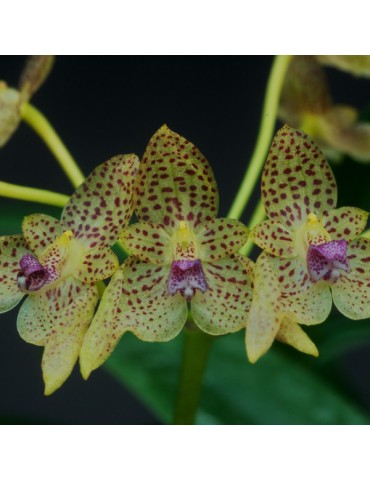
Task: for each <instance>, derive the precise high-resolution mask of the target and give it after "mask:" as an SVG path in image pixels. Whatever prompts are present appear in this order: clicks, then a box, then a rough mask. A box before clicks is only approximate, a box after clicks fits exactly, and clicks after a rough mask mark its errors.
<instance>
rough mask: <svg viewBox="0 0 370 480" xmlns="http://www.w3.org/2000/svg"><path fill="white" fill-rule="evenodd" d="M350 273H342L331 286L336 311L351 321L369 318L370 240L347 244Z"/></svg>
mask: <svg viewBox="0 0 370 480" xmlns="http://www.w3.org/2000/svg"><path fill="white" fill-rule="evenodd" d="M347 259H348V263H349V266H350V273H343V275H341V276H340V277H339V278H338V280H337V281H336V283H334V285H332V293H333V301H334V304H335V306H336V307H337V308H338V310H339V311H340V312H341V313H342V314H343V315H345V316H346V317H348V318H350V319H352V320H361V319H364V318H368V317H370V240H368V239H366V238H358V239H357V240H354V241H352V242H350V243H349V244H348V247H347Z"/></svg>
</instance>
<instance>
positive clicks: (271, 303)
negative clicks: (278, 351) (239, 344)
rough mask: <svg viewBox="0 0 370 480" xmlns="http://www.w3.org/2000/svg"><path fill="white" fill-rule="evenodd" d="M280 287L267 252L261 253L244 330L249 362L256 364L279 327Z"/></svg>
mask: <svg viewBox="0 0 370 480" xmlns="http://www.w3.org/2000/svg"><path fill="white" fill-rule="evenodd" d="M279 297H280V290H279V286H278V283H277V281H276V277H275V273H274V271H273V269H272V268H271V265H270V263H269V261H268V258H267V256H266V255H264V254H261V255H260V256H259V258H258V260H257V264H256V267H255V271H254V290H253V301H252V305H251V309H250V311H249V315H248V320H247V329H246V347H247V355H248V359H249V361H250V362H252V363H255V362H256V361H257V360H258V359H259V358H260V357H261V356H262V355H264V354H265V353H266V352H267V351H268V350H269V349H270V347H271V345H272V344H273V342H274V340H275V337H276V335H277V333H278V331H279V329H280V324H281V320H282V316H283V315H282V312H281V310H279Z"/></svg>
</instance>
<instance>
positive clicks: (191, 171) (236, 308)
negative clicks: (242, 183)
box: [81, 126, 252, 378]
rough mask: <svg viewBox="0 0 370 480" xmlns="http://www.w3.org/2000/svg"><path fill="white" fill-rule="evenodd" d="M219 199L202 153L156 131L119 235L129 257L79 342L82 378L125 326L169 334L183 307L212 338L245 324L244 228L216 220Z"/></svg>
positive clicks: (151, 335) (148, 336)
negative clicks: (129, 219)
mask: <svg viewBox="0 0 370 480" xmlns="http://www.w3.org/2000/svg"><path fill="white" fill-rule="evenodd" d="M218 201H219V198H218V191H217V185H216V182H215V180H214V177H213V172H212V170H211V167H210V165H209V163H208V162H207V160H206V159H205V157H204V156H203V155H202V154H201V153H200V151H199V150H198V149H197V148H196V147H195V146H194V145H193V144H192V143H190V142H189V141H188V140H186V139H185V138H183V137H181V136H180V135H178V134H176V133H174V132H172V131H171V130H170V129H168V128H167V127H166V126H163V127H162V128H160V129H159V130H158V131H157V132H156V133H155V134H154V136H153V137H152V139H151V140H150V142H149V144H148V146H147V149H146V152H145V154H144V158H143V160H142V161H141V165H140V169H139V172H138V176H137V181H136V210H135V211H136V216H137V218H138V220H139V223H136V224H133V225H130V227H129V228H128V229H127V230H126V231H125V232H124V233H123V235H122V237H121V238H122V241H123V243H124V245H125V247H126V248H127V249H128V250H129V251H130V253H131V254H132V255H131V256H130V257H129V258H128V259H127V260H126V262H125V264H124V265H123V266H122V268H121V269H120V270H118V272H117V273H116V274H115V275H114V276H113V279H112V281H111V283H110V285H109V286H108V288H107V290H106V292H105V294H104V296H103V300H102V302H101V304H100V307H99V309H98V312H97V314H96V316H95V318H94V320H93V322H92V324H91V326H90V328H89V330H88V332H87V335H86V337H85V340H84V344H83V347H82V350H81V371H82V374H83V376H84V377H85V378H87V377H88V376H89V374H90V372H91V371H92V370H94V369H95V368H97V367H98V366H100V365H101V364H102V363H103V362H104V361H105V360H106V359H107V358H108V356H109V355H110V354H111V352H112V351H113V349H114V347H115V345H116V344H117V342H118V340H119V339H120V338H121V336H122V335H123V334H124V333H125V332H126V331H131V332H133V333H134V334H135V335H136V336H137V337H139V338H140V339H141V340H145V341H168V340H171V339H172V338H174V337H175V336H176V335H177V334H178V333H179V332H180V331H181V329H182V328H183V326H184V324H185V322H186V319H187V316H188V306H189V307H190V311H191V315H192V319H193V320H194V322H195V324H196V325H197V326H198V327H199V328H200V329H201V330H203V331H204V332H206V333H209V334H211V335H221V334H225V333H229V332H234V331H237V330H239V329H241V328H243V327H245V323H246V312H247V311H248V310H249V307H250V301H251V280H250V276H249V270H250V268H251V263H252V262H250V261H248V260H245V261H244V266H243V264H242V263H241V261H240V259H239V256H238V254H237V251H238V250H239V248H240V247H241V246H242V245H243V244H244V243H245V242H246V240H247V238H248V229H247V228H246V227H245V226H244V225H243V224H242V223H240V222H239V221H237V220H232V219H226V218H216V215H217V212H218ZM249 262H250V263H249Z"/></svg>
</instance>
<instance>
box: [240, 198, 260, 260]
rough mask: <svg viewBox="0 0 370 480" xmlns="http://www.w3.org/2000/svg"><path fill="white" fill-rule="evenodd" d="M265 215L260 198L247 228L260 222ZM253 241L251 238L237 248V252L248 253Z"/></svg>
mask: <svg viewBox="0 0 370 480" xmlns="http://www.w3.org/2000/svg"><path fill="white" fill-rule="evenodd" d="M265 217H266V212H265V207H264V205H263V202H262V199H260V200H259V202H258V204H257V207H256V208H255V210H254V212H253V215H252V218H251V219H250V221H249V229H250V230H252V228H253V227H255V226H256V225H258V224H259V223H261V222H262V221H263V220H264V219H265ZM253 247H254V243H253V242H252V240H251V239H249V240H248V242H247V243H246V244H245V245H244V246H243V247H242V248H241V249H240V250H239V253H241V254H242V255H247V256H248V255H249V254H250V253H251V250H252V248H253Z"/></svg>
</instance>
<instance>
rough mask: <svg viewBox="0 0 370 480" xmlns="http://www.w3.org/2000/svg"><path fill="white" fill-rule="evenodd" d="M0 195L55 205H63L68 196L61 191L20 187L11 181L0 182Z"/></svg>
mask: <svg viewBox="0 0 370 480" xmlns="http://www.w3.org/2000/svg"><path fill="white" fill-rule="evenodd" d="M0 196H1V197H8V198H16V199H17V200H25V201H28V202H37V203H45V204H47V205H53V206H55V207H64V205H65V204H66V203H67V202H68V200H69V197H68V196H67V195H63V194H61V193H55V192H50V191H49V190H40V189H39V188H31V187H22V186H21V185H14V184H12V183H6V182H0Z"/></svg>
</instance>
